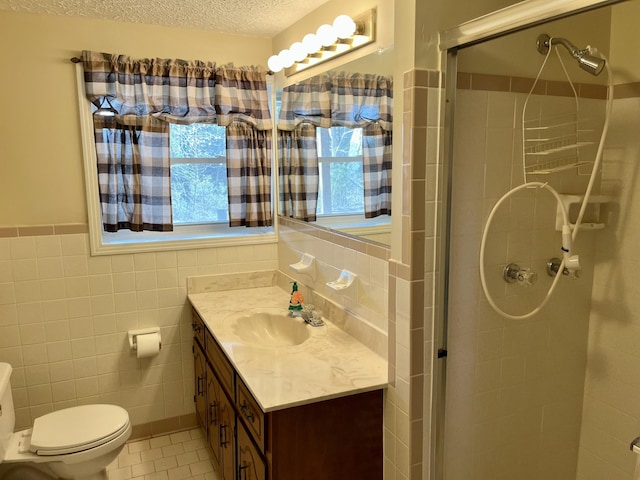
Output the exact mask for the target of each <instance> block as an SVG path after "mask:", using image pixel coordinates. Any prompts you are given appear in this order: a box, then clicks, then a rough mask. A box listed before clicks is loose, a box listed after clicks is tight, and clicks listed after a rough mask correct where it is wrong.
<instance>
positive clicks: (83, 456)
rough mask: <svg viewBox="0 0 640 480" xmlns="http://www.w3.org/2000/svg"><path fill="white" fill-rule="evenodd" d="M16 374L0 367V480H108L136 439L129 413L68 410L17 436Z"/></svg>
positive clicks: (108, 408) (105, 408) (113, 408)
mask: <svg viewBox="0 0 640 480" xmlns="http://www.w3.org/2000/svg"><path fill="white" fill-rule="evenodd" d="M11 371H12V368H11V365H9V364H8V363H1V362H0V460H1V461H2V463H1V464H0V480H12V479H14V478H15V479H25V480H26V479H29V478H33V479H42V478H45V479H46V478H62V479H69V480H106V479H107V471H106V468H107V466H108V465H109V464H110V463H111V462H112V461H113V460H114V459H115V458H116V457H117V456H118V454H119V453H120V452H121V451H122V449H123V448H124V445H125V442H126V441H127V439H128V438H129V436H130V435H131V423H130V422H129V415H128V413H127V411H126V410H125V409H124V408H121V407H119V406H117V405H104V404H95V405H81V406H77V407H71V408H65V409H63V410H58V411H55V412H52V413H48V414H46V415H43V416H41V417H38V418H36V420H35V421H34V423H33V428H30V429H27V430H23V431H20V432H15V433H14V432H13V428H14V427H15V411H14V408H13V396H12V393H11V381H10V379H11ZM12 472H13V473H12ZM45 475H48V477H47V476H45Z"/></svg>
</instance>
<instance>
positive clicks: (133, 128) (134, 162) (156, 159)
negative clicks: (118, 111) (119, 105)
mask: <svg viewBox="0 0 640 480" xmlns="http://www.w3.org/2000/svg"><path fill="white" fill-rule="evenodd" d="M132 120H133V121H132ZM127 123H128V124H127ZM94 128H95V141H96V152H97V157H98V158H97V160H98V187H99V191H100V203H101V206H102V223H103V228H104V230H105V231H106V232H117V231H118V230H119V229H121V228H123V229H129V230H132V231H134V232H139V231H142V230H152V231H160V232H165V231H171V230H173V223H172V215H171V185H170V183H169V168H170V165H169V125H168V124H167V123H165V122H160V121H158V120H155V119H154V118H152V117H141V118H136V117H124V118H120V119H116V117H104V116H99V115H96V116H95V118H94Z"/></svg>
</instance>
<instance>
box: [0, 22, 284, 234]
mask: <svg viewBox="0 0 640 480" xmlns="http://www.w3.org/2000/svg"><path fill="white" fill-rule="evenodd" d="M0 31H2V32H3V38H4V39H5V40H6V39H11V41H10V42H9V41H4V42H0V61H1V62H2V69H3V74H2V75H0V91H1V92H2V93H1V95H2V97H1V98H0V104H1V105H2V108H1V109H0V162H1V165H2V172H1V174H0V226H16V225H43V224H48V225H51V224H64V223H86V222H87V209H86V200H85V193H84V177H83V175H84V173H83V167H82V153H81V142H80V127H79V119H78V102H77V96H76V95H77V93H76V73H75V68H74V66H73V64H72V63H71V62H70V61H69V58H71V57H72V56H77V55H78V54H79V53H80V51H81V50H96V51H105V52H112V53H122V54H127V55H131V56H133V57H140V58H142V57H162V58H182V59H186V60H195V59H198V60H208V61H214V62H217V63H219V64H224V63H228V62H233V63H234V64H235V65H252V64H254V65H258V64H259V65H265V66H266V60H267V58H268V57H269V55H270V54H271V39H269V38H259V37H248V36H232V35H227V34H219V33H214V32H209V31H200V30H188V29H182V28H168V27H160V26H150V25H141V24H133V23H131V24H130V23H123V22H112V21H105V20H95V19H86V18H72V17H65V16H53V15H35V14H25V13H15V12H9V11H6V10H3V11H0Z"/></svg>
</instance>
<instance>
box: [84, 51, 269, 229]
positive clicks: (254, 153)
mask: <svg viewBox="0 0 640 480" xmlns="http://www.w3.org/2000/svg"><path fill="white" fill-rule="evenodd" d="M82 60H83V66H84V81H85V89H86V92H87V98H88V99H89V100H90V101H91V102H92V103H93V104H94V105H95V106H96V107H98V108H99V107H101V106H102V105H103V104H104V103H105V99H107V100H108V101H109V103H110V105H112V106H113V108H114V109H115V110H116V112H117V115H116V117H115V118H116V119H117V120H116V122H118V123H120V124H123V125H125V124H129V125H136V126H137V125H153V129H154V131H153V133H154V135H158V134H159V133H158V131H157V130H158V129H159V128H160V127H159V126H158V125H159V123H158V122H160V123H164V128H166V131H167V135H168V131H169V125H168V124H169V123H176V124H191V123H197V122H199V123H217V124H219V125H221V126H224V127H227V130H228V129H229V127H230V126H231V125H233V124H234V123H237V122H244V123H245V124H247V125H248V127H250V128H246V129H239V128H238V127H235V129H234V133H231V134H229V133H228V139H227V140H228V142H229V144H230V145H231V150H232V151H231V152H228V158H227V164H228V169H229V170H231V171H232V172H233V173H232V174H230V175H228V181H229V182H232V183H233V184H232V183H229V184H228V189H229V192H232V191H233V192H234V193H233V195H231V193H230V198H233V202H234V203H233V205H234V207H233V212H232V211H231V210H230V211H229V218H230V219H231V220H230V226H236V225H246V226H263V225H271V223H272V219H271V181H270V175H271V168H270V165H269V166H268V168H265V166H264V159H269V158H270V156H271V140H270V136H269V135H267V134H264V132H269V131H270V130H271V128H272V123H271V115H270V112H269V107H268V105H269V104H268V95H267V82H266V73H265V72H264V71H263V70H262V69H260V68H259V67H240V68H235V67H233V66H232V65H225V66H222V67H216V64H215V63H211V62H201V61H197V60H196V61H184V60H173V59H159V58H156V59H141V60H136V59H132V58H130V57H128V56H125V55H114V54H108V53H99V52H90V51H84V52H83V53H82ZM97 118H98V116H96V115H94V124H95V128H96V148H98V149H101V151H102V154H103V155H111V156H112V158H111V159H110V161H113V159H114V158H117V159H119V161H120V162H121V167H120V169H121V170H122V171H128V170H129V168H128V167H126V166H125V165H129V164H132V163H135V162H136V161H137V160H135V159H134V158H129V156H135V155H140V156H141V157H142V160H141V164H142V165H145V167H144V168H145V174H144V179H145V181H144V182H140V183H136V182H130V184H131V185H134V184H137V185H138V186H139V188H140V191H138V192H136V193H135V194H133V195H120V196H115V197H114V195H113V192H115V191H118V189H120V185H118V184H114V185H111V186H109V187H108V189H107V190H105V191H107V192H109V194H107V195H104V194H102V193H101V201H102V202H103V212H112V211H113V207H112V206H110V205H108V204H107V205H105V204H104V202H112V201H114V198H118V202H120V205H119V207H118V209H120V210H122V211H123V212H129V211H137V210H140V209H141V210H142V212H143V214H142V215H143V217H144V220H142V221H141V223H135V222H134V223H130V222H129V221H121V220H114V218H113V216H112V214H111V213H110V215H111V216H110V217H109V218H108V219H107V218H105V219H103V221H104V223H105V225H107V224H108V225H109V228H110V229H111V230H107V231H116V230H117V228H116V227H115V226H118V228H131V230H135V231H137V230H138V229H143V230H147V229H154V230H171V229H172V218H171V209H170V200H171V199H170V168H169V167H168V165H169V164H168V163H166V162H168V159H169V142H168V139H167V140H166V141H164V140H163V141H162V142H161V141H160V140H158V139H157V138H155V137H154V140H153V141H149V142H151V143H150V144H153V148H144V149H143V148H140V149H139V153H135V149H134V148H131V147H129V145H130V144H131V145H133V141H132V140H131V141H129V140H125V137H124V136H122V135H119V134H118V135H116V134H112V133H110V132H109V131H105V132H99V127H98V125H103V122H102V120H97ZM141 119H143V120H141ZM151 120H154V121H155V122H156V123H154V122H152V121H151ZM96 122H97V123H96ZM260 132H262V133H263V134H264V135H262V134H260ZM143 134H145V131H144V129H143V130H141V131H140V132H138V130H136V135H138V137H139V138H143V137H142V136H141V135H143ZM242 134H246V135H247V137H246V138H245V139H244V141H242V140H241V139H240V135H242ZM145 135H146V134H145ZM262 137H265V138H266V137H269V139H268V140H263V139H262ZM99 138H100V139H103V140H98V139H99ZM106 138H109V139H110V140H108V141H107V140H106ZM131 138H134V137H133V136H132V137H131ZM118 139H121V141H122V142H123V143H122V145H121V146H119V147H118V146H116V145H115V143H116V142H117V141H119V140H118ZM145 141H146V140H145ZM98 143H103V144H104V145H106V144H111V145H112V147H111V148H112V151H113V152H117V154H116V153H107V152H105V148H104V146H99V145H98ZM252 149H254V150H252ZM245 154H246V155H248V157H246V158H240V157H239V155H245ZM99 156H100V155H99ZM98 162H99V164H100V162H101V160H100V158H99V159H98ZM239 162H242V163H243V165H244V166H243V167H242V168H240V167H239ZM113 168H115V167H113ZM252 175H257V178H248V177H246V176H252ZM265 175H266V176H267V177H268V181H267V180H266V179H265V178H267V177H265ZM156 177H158V178H156ZM106 178H108V179H109V180H110V181H115V179H116V176H114V175H108V176H107V177H106ZM238 182H240V183H241V184H242V185H244V186H248V187H246V192H245V193H243V194H239V193H238ZM160 185H162V187H160ZM167 185H168V186H169V187H167ZM167 188H168V189H167ZM243 188H244V187H243ZM101 191H102V190H101ZM132 199H145V200H144V201H140V202H138V203H139V205H140V207H137V206H135V207H134V206H132V205H128V204H127V202H129V201H133V200H132ZM265 199H266V200H265ZM167 201H168V202H169V210H168V218H167V211H166V210H165V209H164V208H157V207H158V206H160V205H165V204H166V202H167ZM242 202H248V203H249V204H247V205H244V204H242V205H241V203H242ZM253 202H255V204H253ZM265 202H266V203H265ZM152 206H153V207H155V208H152ZM265 210H267V211H268V212H267V213H265ZM239 212H243V213H242V214H243V215H244V214H245V213H246V215H247V217H246V218H244V217H243V218H240V217H239V216H238V215H239ZM130 224H131V225H135V226H132V227H129V226H128V225H130ZM137 225H142V227H141V228H139V227H138V226H137ZM159 225H162V227H159ZM147 226H151V228H147ZM114 228H115V230H113V229H114ZM105 229H106V227H105Z"/></svg>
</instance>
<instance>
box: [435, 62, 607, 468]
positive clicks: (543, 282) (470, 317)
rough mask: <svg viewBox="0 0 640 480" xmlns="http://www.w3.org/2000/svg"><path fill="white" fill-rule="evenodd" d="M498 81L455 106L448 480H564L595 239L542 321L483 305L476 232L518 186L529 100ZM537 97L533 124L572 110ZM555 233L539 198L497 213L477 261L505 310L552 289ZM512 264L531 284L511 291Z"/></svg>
mask: <svg viewBox="0 0 640 480" xmlns="http://www.w3.org/2000/svg"><path fill="white" fill-rule="evenodd" d="M473 77H477V80H492V79H489V78H487V77H489V76H475V75H474V76H473ZM493 80H495V79H493ZM499 80H501V81H489V82H486V81H477V82H476V83H475V84H476V88H474V87H473V78H472V79H471V80H470V81H469V82H468V83H467V84H466V85H464V87H465V88H464V89H459V90H458V92H457V98H456V115H455V122H456V123H455V145H454V164H453V175H454V180H453V200H452V215H453V217H452V222H453V224H452V225H453V227H452V242H451V245H452V250H451V255H450V258H451V281H450V311H449V339H448V347H449V356H448V360H447V362H448V363H447V369H448V371H447V406H446V409H447V421H446V425H445V442H446V447H445V448H446V450H445V465H446V466H445V470H446V476H445V478H446V479H447V480H469V479H474V480H479V479H482V480H484V479H487V480H488V479H492V480H494V479H495V480H497V479H505V480H506V479H513V478H518V479H519V480H527V479H537V480H543V479H544V480H549V479H563V480H569V479H573V478H575V475H576V468H577V457H578V443H579V438H580V422H581V412H582V397H583V382H584V373H585V366H586V354H587V334H588V325H589V307H590V294H591V283H592V276H593V271H592V265H593V250H594V242H595V235H594V233H593V232H584V233H583V234H582V235H581V236H580V237H579V239H578V242H577V243H576V245H575V247H576V250H577V251H578V252H579V253H580V258H581V261H582V263H583V266H584V270H583V274H582V277H581V278H580V279H578V280H573V279H571V280H570V279H565V278H563V279H561V280H562V281H561V283H560V285H559V287H558V289H557V290H556V293H555V294H554V296H553V298H552V300H551V301H550V302H549V303H548V304H547V306H546V307H545V309H544V310H543V312H542V313H540V314H538V315H536V316H534V317H533V318H531V319H527V320H506V319H503V318H502V317H500V316H499V315H498V314H496V313H495V312H494V311H493V310H492V308H491V307H490V305H489V304H488V303H487V301H486V299H485V296H484V294H483V293H482V289H481V285H480V282H479V269H478V265H479V261H478V255H479V247H480V241H481V234H482V229H483V226H484V223H485V221H486V219H487V216H488V214H489V211H490V209H491V208H492V207H493V205H494V204H495V203H496V202H497V200H498V199H499V198H500V197H501V196H502V195H503V194H505V193H506V192H507V191H508V190H509V189H510V188H512V187H514V186H516V185H519V184H521V183H522V182H523V175H522V153H521V152H522V133H521V119H522V117H521V115H522V109H523V104H524V100H525V98H526V94H525V93H521V92H522V89H521V88H520V87H518V85H519V82H516V81H514V79H511V81H509V78H507V79H506V82H505V81H504V79H499ZM520 80H522V79H520ZM478 85H480V86H479V87H478ZM501 85H504V86H505V87H504V88H502V87H501ZM496 86H498V87H497V88H496ZM510 86H511V88H512V91H509V89H510ZM516 87H517V88H516ZM496 90H498V91H496ZM534 99H535V101H533V102H532V105H531V106H530V107H529V108H528V110H527V111H528V112H531V111H533V112H535V115H538V114H539V110H544V114H545V115H547V114H549V113H552V111H553V110H554V109H558V108H560V109H562V108H566V107H567V105H571V103H570V102H572V101H573V100H572V99H571V98H564V97H559V96H544V95H536V96H534ZM580 104H581V113H582V114H585V115H591V116H593V115H596V116H598V118H600V117H601V113H602V111H603V110H602V101H601V100H590V99H585V98H581V99H580ZM527 118H528V117H527ZM585 178H586V177H582V176H576V175H575V171H573V170H572V171H570V172H569V173H560V174H554V175H553V176H550V175H548V176H545V177H543V179H542V181H549V182H550V183H551V184H552V185H553V186H554V187H556V188H557V189H558V190H560V192H561V193H578V192H581V191H584V186H585ZM529 180H530V181H531V180H534V178H531V177H530V178H529ZM535 180H539V179H535ZM554 226H555V200H554V199H553V197H551V195H550V194H548V193H546V192H536V191H527V192H524V193H522V194H520V195H515V196H513V197H511V198H510V200H509V201H507V202H505V204H504V205H503V207H502V208H501V209H500V211H499V212H498V214H497V215H496V217H495V219H494V221H493V223H492V225H491V228H490V231H489V236H488V242H487V251H486V258H485V260H484V262H485V265H486V266H487V272H486V273H487V277H488V283H489V289H490V291H491V292H492V294H493V295H494V296H495V298H496V301H497V303H498V304H499V305H500V306H501V308H503V309H504V310H506V311H508V312H510V313H514V314H522V313H525V312H527V311H529V310H530V309H531V308H533V307H535V305H537V304H538V303H539V302H540V300H541V299H542V298H543V296H544V293H545V292H546V290H547V288H548V286H549V284H550V281H551V279H550V278H549V277H547V276H546V273H545V264H546V261H547V260H548V259H550V258H551V257H554V256H560V255H559V254H560V251H559V246H560V235H559V233H558V232H556V231H555V228H554ZM510 262H513V263H517V264H519V265H521V266H523V267H531V268H532V269H534V270H535V271H536V272H537V273H538V275H539V277H538V278H539V280H538V282H537V284H536V285H535V286H532V287H524V286H520V285H507V284H506V283H505V282H504V281H503V280H502V269H503V268H504V266H505V265H506V264H507V263H510ZM600 478H605V477H600Z"/></svg>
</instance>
